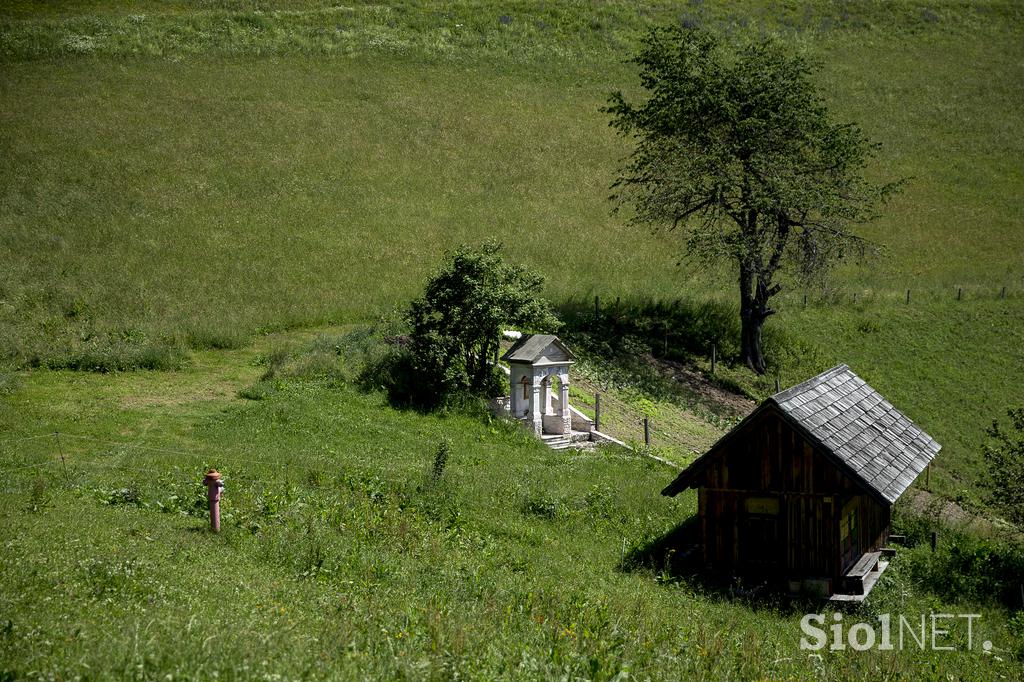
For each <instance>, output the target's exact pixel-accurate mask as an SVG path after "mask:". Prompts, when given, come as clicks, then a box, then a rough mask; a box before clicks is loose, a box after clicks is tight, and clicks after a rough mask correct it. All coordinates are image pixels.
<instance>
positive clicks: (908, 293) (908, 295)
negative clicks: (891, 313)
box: [907, 289, 910, 304]
mask: <svg viewBox="0 0 1024 682" xmlns="http://www.w3.org/2000/svg"><path fill="white" fill-rule="evenodd" d="M907 303H908V304H909V303H910V289H907Z"/></svg>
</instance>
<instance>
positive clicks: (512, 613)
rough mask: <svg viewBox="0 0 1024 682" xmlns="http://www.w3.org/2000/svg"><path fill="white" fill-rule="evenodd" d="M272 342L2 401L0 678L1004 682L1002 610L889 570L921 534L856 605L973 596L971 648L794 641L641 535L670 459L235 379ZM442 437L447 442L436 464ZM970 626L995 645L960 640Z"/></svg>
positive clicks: (677, 513) (658, 528)
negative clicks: (263, 388) (864, 647)
mask: <svg viewBox="0 0 1024 682" xmlns="http://www.w3.org/2000/svg"><path fill="white" fill-rule="evenodd" d="M271 353H272V347H271V345H270V344H268V345H264V346H263V347H262V348H260V349H242V350H236V351H206V352H203V353H199V354H197V356H196V357H195V358H194V362H193V363H192V364H191V365H190V367H189V368H188V369H185V370H182V371H179V372H164V371H160V372H135V373H126V374H106V375H99V374H81V373H74V372H48V371H36V372H26V373H22V374H20V375H19V376H20V381H21V384H20V386H19V387H17V388H15V389H13V390H11V391H9V392H7V393H6V394H4V395H2V396H0V429H2V431H3V432H4V433H5V434H6V437H5V438H4V439H3V440H2V441H0V459H2V461H3V466H2V468H0V487H2V488H3V494H2V495H0V528H2V535H3V538H4V540H3V542H4V552H3V555H2V556H0V571H2V573H3V576H4V578H3V581H2V589H0V611H2V612H3V614H4V619H5V622H6V625H5V626H4V629H3V636H2V637H0V673H2V674H3V675H5V676H10V677H13V678H21V677H28V678H34V677H40V678H41V677H54V678H70V677H74V676H76V675H83V676H98V677H102V678H108V677H132V678H142V679H166V678H167V676H171V677H172V678H175V679H177V678H181V679H213V678H219V679H225V678H227V679H254V678H255V679H297V678H338V677H346V678H347V677H371V678H374V679H385V678H386V679H395V678H408V679H451V678H452V677H454V676H458V677H463V678H465V677H469V678H482V679H538V678H560V677H563V676H571V677H574V678H586V679H595V680H610V679H624V678H625V675H626V674H627V673H628V675H629V676H634V677H638V678H641V679H643V678H652V679H708V680H711V679H714V680H729V679H736V680H746V679H752V678H764V677H771V678H790V677H792V678H800V679H804V678H808V677H811V676H813V677H816V678H820V679H864V678H872V679H900V678H905V677H907V676H911V675H915V674H918V673H919V672H920V671H921V670H925V669H927V670H931V671H933V672H934V674H935V676H936V679H938V678H941V677H943V676H945V675H946V674H950V675H954V676H967V677H975V678H977V679H997V678H998V676H1000V675H1003V676H1005V677H1006V679H1015V678H1019V677H1020V668H1019V667H1018V664H1017V663H1015V662H1013V661H1012V660H1011V656H1012V653H1011V652H1012V650H1013V648H1014V647H1016V646H1018V644H1017V642H1016V640H1015V639H1014V635H1013V634H1012V633H1011V631H1010V630H1009V629H1008V625H1007V616H1006V614H1005V612H1004V611H1002V610H1001V609H999V608H995V607H993V606H990V605H988V604H985V603H981V604H979V603H974V602H971V601H961V602H959V603H950V602H947V601H944V600H942V599H939V598H937V597H935V596H934V595H929V594H927V593H926V592H924V591H923V590H921V588H920V587H919V586H917V585H916V584H915V582H914V581H913V580H912V579H911V578H910V577H909V575H910V574H909V567H910V564H909V563H906V562H909V561H910V560H911V558H912V555H913V553H914V552H916V551H917V550H905V553H904V552H901V555H900V557H898V558H897V561H896V563H895V564H894V566H893V568H891V569H890V570H889V571H888V572H887V573H886V575H885V577H884V578H883V581H882V583H881V584H880V585H879V586H878V587H877V588H876V590H875V592H874V594H873V595H872V597H873V600H872V610H869V611H865V612H863V613H862V614H860V615H861V617H863V618H871V617H872V614H874V613H877V612H884V611H885V610H887V609H889V610H897V609H898V610H900V612H902V613H907V614H915V613H918V612H921V613H925V612H928V611H929V610H937V611H944V612H954V613H955V612H961V611H962V612H971V613H980V614H982V616H981V619H980V620H979V621H977V622H976V623H975V628H976V629H975V631H974V638H975V640H976V641H975V649H974V650H967V648H966V631H964V630H963V629H962V628H959V629H958V628H953V635H952V636H951V638H950V640H949V641H951V642H954V643H955V645H956V646H957V648H958V651H954V652H942V654H943V655H942V656H938V657H936V656H934V654H932V653H931V652H922V651H920V650H918V649H916V648H912V647H911V648H908V649H906V650H904V651H897V652H877V651H876V652H866V653H858V652H854V651H852V650H846V651H836V652H832V651H824V652H822V655H821V656H817V655H810V656H809V655H808V652H806V651H801V650H800V649H799V639H800V637H801V631H800V627H799V620H800V618H801V615H802V614H803V613H804V612H805V610H806V609H815V608H818V606H817V605H814V604H800V603H797V604H784V603H779V602H776V601H775V600H771V599H770V600H764V599H762V598H758V597H756V596H753V595H751V594H747V593H745V592H744V591H743V590H742V589H741V590H739V591H719V589H718V588H716V587H715V586H712V585H702V584H701V583H700V582H699V581H695V580H692V579H690V578H689V577H688V576H686V575H679V574H676V573H674V572H673V570H672V568H671V567H672V566H673V562H672V559H671V556H665V555H659V554H658V550H657V548H658V547H659V541H660V540H662V539H663V538H664V536H665V534H666V533H669V532H672V531H673V529H675V528H676V527H677V526H678V525H679V524H680V523H682V522H683V521H685V520H686V519H687V518H689V517H691V516H692V515H693V513H694V511H695V509H694V507H695V499H694V495H693V494H692V493H688V494H684V495H681V496H679V498H671V499H670V498H665V497H662V496H661V495H660V494H659V490H660V489H661V488H662V487H663V486H664V484H665V483H666V482H667V481H669V480H671V478H672V475H673V472H671V471H670V470H667V469H666V468H665V467H664V466H663V465H660V464H657V463H655V462H653V461H652V460H649V459H647V458H645V457H642V456H638V455H635V454H632V453H631V452H629V451H624V450H618V449H613V450H604V451H598V452H593V453H583V454H573V453H566V452H558V453H556V452H552V451H550V450H548V449H547V448H545V447H544V446H542V445H541V444H540V443H539V442H537V441H535V440H534V439H533V438H532V437H531V436H529V435H528V434H527V433H526V432H525V431H523V430H521V429H520V428H519V427H517V426H514V425H507V424H504V423H501V422H488V421H487V420H484V419H481V418H479V417H474V416H467V415H465V414H459V413H451V414H448V415H444V416H427V415H421V414H417V413H412V412H403V411H396V410H394V409H392V408H390V407H388V406H387V404H386V403H385V401H384V400H383V398H382V396H380V395H378V394H375V393H369V394H367V393H362V392H360V391H358V390H356V389H355V388H354V387H352V386H351V385H348V384H347V383H346V382H345V381H343V380H341V379H339V378H338V377H335V378H334V379H330V380H328V379H319V380H299V379H287V378H279V379H276V380H274V381H273V382H272V386H270V388H269V391H268V392H266V393H264V394H263V398H262V399H261V400H258V401H252V400H244V399H241V398H239V397H237V394H236V393H235V391H237V390H238V389H241V388H244V387H245V386H247V385H248V384H250V383H251V382H253V381H255V380H256V379H257V378H258V376H259V375H260V372H261V371H262V370H261V369H260V367H259V366H258V365H259V364H260V363H261V360H260V358H261V357H264V358H265V357H268V356H269V355H270V354H271ZM52 431H59V432H60V436H59V437H58V438H55V437H54V436H53V434H52ZM442 438H450V439H451V442H452V448H451V454H450V456H449V458H448V461H447V464H446V467H445V469H444V473H443V475H441V476H440V477H438V478H435V477H434V476H433V475H432V474H431V470H432V468H433V466H434V453H435V449H436V446H437V444H438V442H439V441H440V440H441V439H442ZM62 460H66V468H65V467H64V466H62ZM211 465H213V466H217V467H218V468H219V470H220V471H222V472H224V474H225V476H226V482H227V486H226V489H225V496H224V501H223V510H224V530H223V532H222V533H221V535H219V536H214V535H211V534H209V533H207V532H206V531H205V528H206V523H207V522H206V519H205V515H204V512H203V508H204V504H203V500H202V491H201V486H200V485H199V481H200V480H201V476H202V473H203V471H205V469H206V467H208V466H211ZM922 556H926V555H922ZM659 557H660V558H659ZM901 561H902V562H904V563H901ZM652 562H653V563H652ZM851 617H852V616H851ZM982 638H987V639H991V640H992V641H993V642H994V644H995V647H996V649H995V650H994V652H995V655H989V656H984V655H982V654H981V653H980V651H978V650H977V648H976V647H977V646H979V645H978V643H977V642H978V641H981V639H982Z"/></svg>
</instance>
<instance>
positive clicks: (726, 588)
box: [618, 515, 820, 614]
mask: <svg viewBox="0 0 1024 682" xmlns="http://www.w3.org/2000/svg"><path fill="white" fill-rule="evenodd" d="M618 568H619V570H621V571H624V572H627V573H633V572H647V573H653V574H655V575H656V576H657V580H658V582H662V583H683V584H685V585H686V586H687V587H689V588H690V589H691V590H693V591H694V592H696V593H698V594H700V595H703V596H706V597H709V598H713V599H719V600H723V601H730V602H739V603H742V604H745V605H746V606H748V607H749V608H750V609H752V610H754V611H763V610H770V611H774V612H778V613H782V614H798V613H811V612H812V611H813V610H814V609H818V608H820V603H819V602H816V601H815V600H813V599H809V598H807V597H792V596H790V595H788V594H786V593H784V592H782V591H780V590H778V589H776V588H774V587H773V586H772V585H770V584H769V582H768V581H765V580H758V579H757V578H752V577H750V576H743V577H740V576H734V575H729V574H726V573H723V572H715V571H711V570H708V569H707V568H706V567H705V566H704V560H703V553H702V551H701V545H700V519H699V517H698V516H696V515H694V516H691V517H690V518H688V519H686V520H685V521H683V522H682V523H680V524H679V525H677V526H676V527H675V528H673V529H672V530H670V531H668V532H667V533H664V534H663V535H661V536H659V537H657V538H654V539H653V540H651V541H650V542H648V543H646V544H645V545H642V546H640V547H636V548H634V549H633V550H632V551H630V552H628V553H627V554H626V555H625V556H624V557H623V559H622V561H621V562H620V564H619V567H618ZM809 609H810V610H809Z"/></svg>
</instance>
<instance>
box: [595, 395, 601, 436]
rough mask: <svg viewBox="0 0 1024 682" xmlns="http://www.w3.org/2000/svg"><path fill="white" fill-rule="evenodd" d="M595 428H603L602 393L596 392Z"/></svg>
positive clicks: (597, 429) (596, 429) (598, 429)
mask: <svg viewBox="0 0 1024 682" xmlns="http://www.w3.org/2000/svg"><path fill="white" fill-rule="evenodd" d="M594 430H595V431H600V430H601V393H600V391H599V392H597V393H595V394H594Z"/></svg>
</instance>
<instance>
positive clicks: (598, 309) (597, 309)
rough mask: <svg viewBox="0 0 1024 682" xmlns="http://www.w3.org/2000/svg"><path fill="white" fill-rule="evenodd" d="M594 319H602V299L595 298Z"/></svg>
mask: <svg viewBox="0 0 1024 682" xmlns="http://www.w3.org/2000/svg"><path fill="white" fill-rule="evenodd" d="M594 317H601V298H600V297H599V296H595V297H594Z"/></svg>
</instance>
